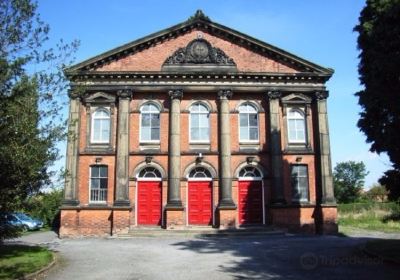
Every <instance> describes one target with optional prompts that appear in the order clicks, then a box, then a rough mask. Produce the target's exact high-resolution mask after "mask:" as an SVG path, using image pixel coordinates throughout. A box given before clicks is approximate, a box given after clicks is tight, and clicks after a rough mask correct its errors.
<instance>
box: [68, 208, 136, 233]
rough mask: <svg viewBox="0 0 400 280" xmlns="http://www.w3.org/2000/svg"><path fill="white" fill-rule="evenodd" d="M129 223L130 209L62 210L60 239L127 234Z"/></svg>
mask: <svg viewBox="0 0 400 280" xmlns="http://www.w3.org/2000/svg"><path fill="white" fill-rule="evenodd" d="M129 221H130V210H129V209H62V210H61V223H60V237H61V238H64V237H77V236H108V235H111V234H115V233H126V232H128V230H129Z"/></svg>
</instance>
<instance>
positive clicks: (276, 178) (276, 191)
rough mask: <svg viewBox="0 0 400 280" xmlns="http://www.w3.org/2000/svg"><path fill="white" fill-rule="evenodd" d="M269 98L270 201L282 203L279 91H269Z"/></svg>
mask: <svg viewBox="0 0 400 280" xmlns="http://www.w3.org/2000/svg"><path fill="white" fill-rule="evenodd" d="M267 95H268V99H269V121H270V131H269V141H270V149H271V151H270V153H271V170H272V190H273V191H272V203H273V204H284V203H285V197H284V192H283V176H282V173H283V160H282V147H281V124H280V115H279V110H280V106H279V99H280V98H281V93H280V92H278V91H270V92H268V93H267Z"/></svg>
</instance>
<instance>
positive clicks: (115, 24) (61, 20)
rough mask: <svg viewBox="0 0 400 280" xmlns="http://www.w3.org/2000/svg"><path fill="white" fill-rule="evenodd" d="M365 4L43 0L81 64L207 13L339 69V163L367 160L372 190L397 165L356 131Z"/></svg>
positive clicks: (332, 115) (334, 110) (335, 108)
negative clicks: (75, 43)
mask: <svg viewBox="0 0 400 280" xmlns="http://www.w3.org/2000/svg"><path fill="white" fill-rule="evenodd" d="M364 5H365V1H364V0H350V1H349V0H335V1H321V0H307V1H298V0H297V1H296V0H280V1H276V0H230V1H228V0H225V1H217V0H213V1H212V0H202V1H191V0H180V1H178V0H175V1H167V0H164V1H161V0H157V1H156V0H146V1H143V0H142V1H134V0H130V1H129V0H115V1H110V0H85V1H82V0H68V1H65V0H64V1H54V0H39V12H40V14H41V16H42V19H43V20H44V21H45V22H47V23H49V24H50V27H51V33H50V37H51V40H54V41H57V40H59V39H61V38H62V39H63V40H64V41H72V40H73V39H79V40H80V41H81V46H80V48H79V50H78V52H77V54H76V57H77V62H78V61H82V60H85V59H87V58H90V57H92V56H94V55H97V54H100V53H102V52H105V51H107V50H109V49H111V48H114V47H117V46H119V45H122V44H124V43H127V42H130V41H133V40H135V39H138V38H140V37H143V36H146V35H148V34H150V33H153V32H156V31H159V30H161V29H164V28H167V27H170V26H172V25H175V24H177V23H179V22H182V21H184V20H186V19H187V18H188V17H189V16H191V15H193V14H194V13H195V11H196V10H197V9H202V10H203V11H204V13H205V14H206V15H207V16H209V17H210V18H211V20H213V21H216V22H218V23H221V24H223V25H226V26H228V27H230V28H233V29H236V30H238V31H241V32H243V33H246V34H248V35H250V36H252V37H256V38H258V39H260V40H262V41H265V42H267V43H270V44H272V45H275V46H277V47H279V48H282V49H284V50H286V51H289V52H291V53H293V54H296V55H298V56H300V57H303V58H305V59H308V60H310V61H312V62H315V63H317V64H320V65H322V66H326V67H331V68H333V69H334V70H335V74H334V75H333V77H332V78H331V80H330V81H329V82H328V84H327V86H328V89H329V91H330V97H329V99H328V100H329V103H328V104H329V125H330V133H331V149H332V164H333V166H335V164H336V163H337V162H341V161H347V160H355V161H363V162H364V163H365V164H366V166H367V170H368V171H369V172H370V174H369V175H368V176H367V178H366V184H365V185H366V186H367V187H368V186H370V185H371V184H372V183H374V182H376V181H377V179H378V178H379V177H380V176H381V175H382V173H383V172H384V171H385V170H387V169H389V168H390V162H389V160H388V159H387V157H386V156H384V155H383V156H378V155H376V154H372V153H370V152H369V144H366V143H365V136H364V135H363V134H362V133H361V132H360V131H359V129H358V128H357V126H356V123H357V120H358V114H359V112H360V107H359V106H358V105H357V98H356V97H355V96H354V93H355V92H357V91H358V90H360V88H361V87H360V83H359V80H358V72H357V65H358V58H357V56H358V50H357V47H356V40H357V34H356V33H354V32H353V31H352V30H353V27H354V26H355V25H356V24H357V21H358V16H359V13H360V11H361V9H362V8H363V6H364ZM62 149H63V150H64V149H65V148H64V147H62ZM64 161H65V160H64V159H63V160H62V161H61V162H60V163H58V164H57V165H63V164H64Z"/></svg>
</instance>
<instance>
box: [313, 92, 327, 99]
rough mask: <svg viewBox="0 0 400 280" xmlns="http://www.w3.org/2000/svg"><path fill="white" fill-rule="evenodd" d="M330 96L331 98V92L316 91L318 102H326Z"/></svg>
mask: <svg viewBox="0 0 400 280" xmlns="http://www.w3.org/2000/svg"><path fill="white" fill-rule="evenodd" d="M328 96H329V91H327V90H322V91H316V92H315V96H314V98H315V99H316V100H324V99H327V98H328Z"/></svg>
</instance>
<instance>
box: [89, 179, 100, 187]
mask: <svg viewBox="0 0 400 280" xmlns="http://www.w3.org/2000/svg"><path fill="white" fill-rule="evenodd" d="M90 187H91V188H92V189H98V188H99V187H100V179H97V178H92V179H91V180H90Z"/></svg>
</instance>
